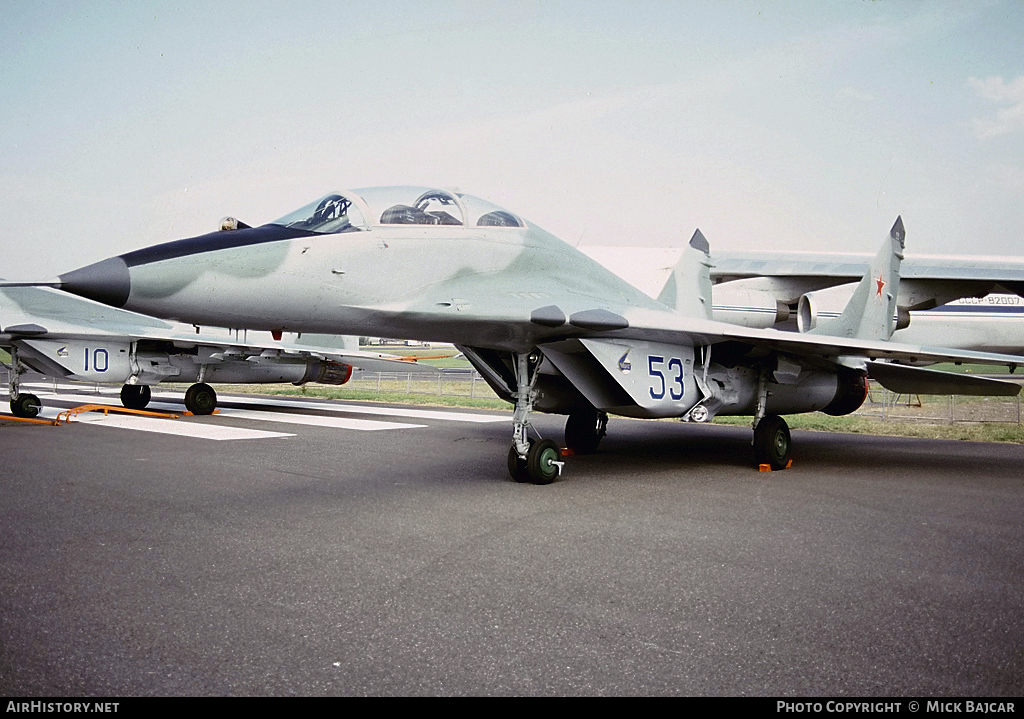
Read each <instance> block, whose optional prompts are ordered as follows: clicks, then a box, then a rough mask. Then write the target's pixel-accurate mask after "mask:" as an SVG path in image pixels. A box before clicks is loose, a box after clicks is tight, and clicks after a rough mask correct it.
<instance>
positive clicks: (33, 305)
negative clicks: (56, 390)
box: [0, 287, 434, 417]
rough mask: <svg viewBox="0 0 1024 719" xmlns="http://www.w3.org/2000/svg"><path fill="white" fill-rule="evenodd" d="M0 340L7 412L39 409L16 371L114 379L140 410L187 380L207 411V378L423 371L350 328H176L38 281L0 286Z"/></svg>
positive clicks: (193, 406)
mask: <svg viewBox="0 0 1024 719" xmlns="http://www.w3.org/2000/svg"><path fill="white" fill-rule="evenodd" d="M0 327H2V328H3V330H2V332H0V348H3V349H5V350H7V351H8V352H9V353H10V355H11V362H10V366H9V367H8V376H9V388H8V389H9V394H10V397H11V412H12V413H13V414H14V415H15V416H17V417H34V416H36V414H38V413H39V408H40V406H41V403H40V401H39V398H38V397H37V396H36V395H34V394H31V393H28V392H21V391H20V389H21V388H20V385H21V382H22V379H23V378H24V375H26V374H39V375H45V376H49V377H56V378H61V379H70V380H75V381H83V382H120V383H124V386H123V387H122V388H121V402H122V404H124V406H125V407H128V408H131V409H143V408H144V407H146V405H148V404H149V401H150V398H151V396H152V390H151V389H150V387H151V386H152V385H154V384H157V383H159V382H192V383H194V384H192V386H191V387H189V388H188V390H187V391H186V392H185V407H186V408H187V409H188V410H189V411H191V412H192V413H193V414H210V413H212V412H213V410H214V409H215V408H216V406H217V394H216V392H215V390H214V389H213V387H211V386H210V385H209V384H207V382H217V383H225V384H228V383H246V384H261V383H267V382H292V383H294V384H296V385H301V384H305V383H307V382H318V383H320V384H331V385H340V384H344V383H345V382H347V381H348V380H349V378H350V377H351V376H352V372H353V368H359V369H366V370H371V371H385V372H418V371H422V372H431V371H434V369H433V368H431V367H428V366H424V365H418V364H416V363H415V362H413V361H405V360H403V359H401V358H399V357H396V356H394V355H386V354H380V353H376V352H366V351H360V350H359V349H358V346H357V343H356V338H354V337H347V338H346V337H324V336H309V335H307V336H305V337H303V338H301V339H300V340H293V339H289V341H284V342H278V341H269V340H268V341H264V342H259V341H252V342H250V341H248V337H247V333H246V334H245V335H241V334H240V335H239V337H236V338H233V339H232V338H229V337H226V336H224V337H222V336H219V335H215V334H213V331H212V330H206V331H205V332H204V333H200V332H199V331H198V330H195V331H189V329H186V328H178V327H175V326H174V325H172V324H170V323H168V322H164V321H162V320H158V319H154V318H152V317H146V316H144V315H139V314H135V313H133V312H128V311H126V310H121V309H114V308H111V307H108V306H106V305H102V304H100V303H98V302H94V301H92V300H88V299H83V298H81V297H75V296H74V295H69V294H66V293H64V292H60V291H57V290H54V289H49V288H46V287H3V288H0Z"/></svg>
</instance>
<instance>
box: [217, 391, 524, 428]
mask: <svg viewBox="0 0 1024 719" xmlns="http://www.w3.org/2000/svg"><path fill="white" fill-rule="evenodd" d="M225 401H227V402H235V403H238V404H266V405H270V406H272V407H289V408H291V409H301V408H309V409H317V410H327V411H329V412H350V413H352V414H374V415H380V416H390V417H409V418H412V419H440V420H448V421H449V422H508V421H509V420H510V417H500V416H496V415H493V414H470V413H468V412H449V411H446V410H431V409H406V408H404V407H369V406H366V405H361V404H347V403H343V402H331V403H327V402H298V401H296V402H288V401H287V400H279V399H270V398H269V397H258V398H257V397H240V396H236V395H232V396H231V397H230V398H227V397H225Z"/></svg>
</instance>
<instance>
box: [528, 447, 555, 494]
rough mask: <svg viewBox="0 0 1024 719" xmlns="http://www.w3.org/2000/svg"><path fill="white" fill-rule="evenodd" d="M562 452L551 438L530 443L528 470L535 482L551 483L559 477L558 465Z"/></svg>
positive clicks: (532, 480)
mask: <svg viewBox="0 0 1024 719" xmlns="http://www.w3.org/2000/svg"><path fill="white" fill-rule="evenodd" d="M561 459H562V453H561V451H560V450H559V449H558V445H557V444H555V443H554V442H552V441H551V440H550V439H542V440H541V441H539V442H536V443H534V444H531V445H530V452H529V454H527V455H526V471H527V473H528V474H529V475H530V481H531V482H533V483H534V484H551V483H552V482H554V481H555V480H556V479H558V465H557V464H555V462H559V461H561Z"/></svg>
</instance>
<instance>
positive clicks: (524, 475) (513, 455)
mask: <svg viewBox="0 0 1024 719" xmlns="http://www.w3.org/2000/svg"><path fill="white" fill-rule="evenodd" d="M508 473H509V474H510V475H511V476H512V479H514V480H515V481H517V482H529V481H530V474H529V473H528V472H527V471H526V460H525V459H519V453H518V452H517V451H516V446H515V444H513V445H512V447H511V448H510V449H509V451H508Z"/></svg>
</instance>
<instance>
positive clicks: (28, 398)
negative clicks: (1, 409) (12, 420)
mask: <svg viewBox="0 0 1024 719" xmlns="http://www.w3.org/2000/svg"><path fill="white" fill-rule="evenodd" d="M42 406H43V403H42V402H40V401H39V398H38V397H36V396H35V395H34V394H19V395H18V398H17V399H12V400H11V414H13V415H14V416H15V417H24V418H25V419H31V418H32V417H35V416H36V415H37V414H39V408H40V407H42Z"/></svg>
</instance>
